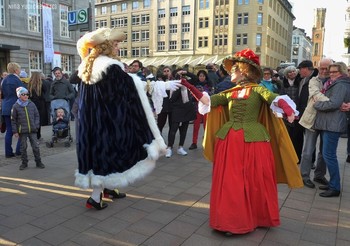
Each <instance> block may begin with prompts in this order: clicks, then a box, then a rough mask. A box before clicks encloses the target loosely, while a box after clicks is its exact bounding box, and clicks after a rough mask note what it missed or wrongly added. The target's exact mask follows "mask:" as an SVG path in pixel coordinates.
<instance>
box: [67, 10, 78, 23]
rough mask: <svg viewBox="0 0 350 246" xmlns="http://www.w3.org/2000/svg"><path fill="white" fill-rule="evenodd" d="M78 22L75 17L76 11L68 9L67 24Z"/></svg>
mask: <svg viewBox="0 0 350 246" xmlns="http://www.w3.org/2000/svg"><path fill="white" fill-rule="evenodd" d="M76 24H78V19H77V12H76V11H69V12H68V25H69V26H70V25H76Z"/></svg>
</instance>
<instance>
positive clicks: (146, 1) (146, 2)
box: [143, 0, 151, 8]
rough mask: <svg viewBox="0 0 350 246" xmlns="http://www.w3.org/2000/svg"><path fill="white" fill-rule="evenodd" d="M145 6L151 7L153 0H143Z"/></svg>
mask: <svg viewBox="0 0 350 246" xmlns="http://www.w3.org/2000/svg"><path fill="white" fill-rule="evenodd" d="M143 7H144V8H149V7H151V0H143Z"/></svg>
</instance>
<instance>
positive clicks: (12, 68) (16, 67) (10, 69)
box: [7, 62, 21, 74]
mask: <svg viewBox="0 0 350 246" xmlns="http://www.w3.org/2000/svg"><path fill="white" fill-rule="evenodd" d="M16 70H21V66H20V65H19V64H18V63H16V62H10V63H9V64H7V72H8V73H11V74H14V73H16Z"/></svg>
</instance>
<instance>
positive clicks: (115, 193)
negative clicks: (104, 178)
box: [103, 188, 126, 199]
mask: <svg viewBox="0 0 350 246" xmlns="http://www.w3.org/2000/svg"><path fill="white" fill-rule="evenodd" d="M103 197H105V198H111V199H113V198H117V199H121V198H124V197H126V194H125V193H122V192H119V190H118V189H114V190H109V189H106V188H105V189H103Z"/></svg>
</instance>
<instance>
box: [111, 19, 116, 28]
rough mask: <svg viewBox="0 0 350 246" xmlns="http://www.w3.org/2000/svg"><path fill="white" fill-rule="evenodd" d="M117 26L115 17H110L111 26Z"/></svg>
mask: <svg viewBox="0 0 350 246" xmlns="http://www.w3.org/2000/svg"><path fill="white" fill-rule="evenodd" d="M116 26H117V20H116V19H115V18H113V19H111V28H114V27H116Z"/></svg>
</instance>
